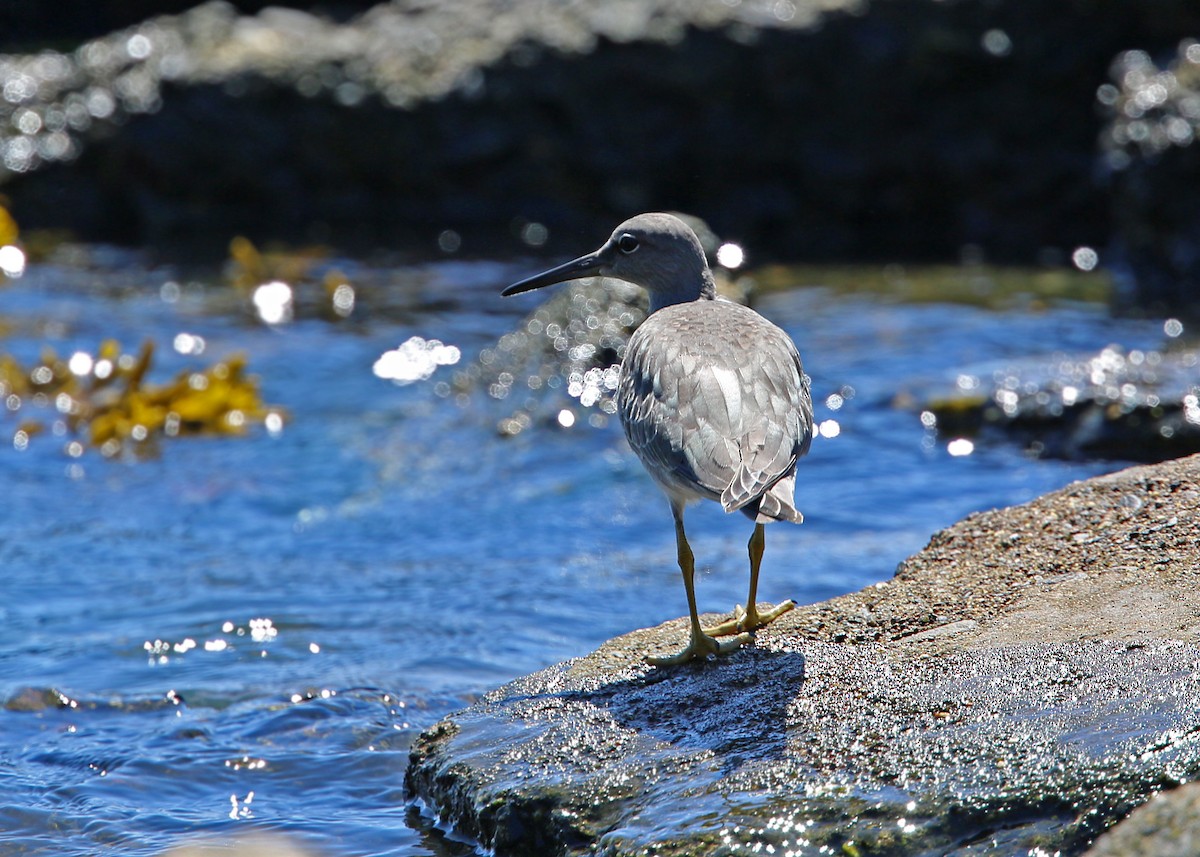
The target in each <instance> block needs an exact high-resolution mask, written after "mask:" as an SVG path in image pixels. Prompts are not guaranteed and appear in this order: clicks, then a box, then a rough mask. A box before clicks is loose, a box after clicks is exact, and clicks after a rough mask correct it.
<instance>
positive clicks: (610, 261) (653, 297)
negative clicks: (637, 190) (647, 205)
mask: <svg viewBox="0 0 1200 857" xmlns="http://www.w3.org/2000/svg"><path fill="white" fill-rule="evenodd" d="M595 276H604V277H615V278H616V279H618V280H624V281H625V282H627V283H633V284H634V285H635V286H641V287H642V288H644V289H645V290H646V291H648V292H649V293H650V309H651V311H653V310H656V309H659V308H661V307H664V306H669V305H670V304H677V303H685V302H687V301H694V300H698V299H703V298H712V297H713V295H714V287H713V278H712V272H711V271H710V270H709V268H708V260H707V259H705V258H704V248H703V247H702V246H701V245H700V239H699V238H697V237H696V233H695V232H693V231H692V229H691V227H689V226H688V225H687V224H686V223H684V222H683V221H682V220H680V219H679V218H678V217H675V216H674V215H671V214H661V213H652V214H639V215H637V216H636V217H631V218H629V220H626V221H625V222H624V223H622V224H621V225H620V226H618V227H617V228H616V229H615V230H613V234H612V235H611V236H609V239H608V240H607V241H605V242H604V244H603V245H601V247H600V249H598V250H596V251H594V252H592V253H588V254H586V255H584V256H580V257H579V258H578V259H572V260H571V261H570V262H566V263H564V264H562V265H559V266H557V267H555V268H551V269H550V270H548V271H543V272H542V273H540V274H535V275H534V276H532V277H528V278H526V279H524V280H521V281H520V282H517V283H513V284H512V285H511V286H509V287H508V288H507V289H505V290H504V291H503V292H501V294H502V295H504V296H505V297H507V296H509V295H517V294H520V293H521V292H528V291H531V290H533V289H540V288H542V287H543V286H549V285H553V284H554V283H562V282H565V281H567V280H577V279H580V278H582V277H595Z"/></svg>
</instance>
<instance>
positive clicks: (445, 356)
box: [371, 336, 462, 384]
mask: <svg viewBox="0 0 1200 857" xmlns="http://www.w3.org/2000/svg"><path fill="white" fill-rule="evenodd" d="M460 359H462V352H461V351H460V350H459V349H458V346H456V345H446V344H445V343H443V342H442V341H441V340H440V339H425V338H424V337H421V336H412V337H409V338H408V339H407V340H405V342H404V343H403V344H401V345H400V347H399V348H395V349H393V350H391V351H385V352H384V353H383V354H381V355H380V357H379V359H378V360H376V361H375V365H374V366H373V367H371V368H372V371H373V372H374V373H375V375H376V377H379V378H383V379H384V380H387V381H394V382H395V383H397V384H411V383H413V382H414V381H424V380H425V379H426V378H428V377H429V376H430V375H432V374H433V373H434V372H436V371H437V369H438V367H440V366H453V365H454V364H455V363H457V362H458V361H459V360H460Z"/></svg>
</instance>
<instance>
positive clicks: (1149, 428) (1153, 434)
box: [922, 320, 1200, 462]
mask: <svg viewBox="0 0 1200 857" xmlns="http://www.w3.org/2000/svg"><path fill="white" fill-rule="evenodd" d="M1174 323H1175V324H1178V321H1177V320H1175V321H1174ZM1170 324H1172V322H1168V326H1169V325H1170ZM1179 329H1180V330H1181V329H1182V326H1180V328H1179ZM1176 335H1177V334H1176ZM1198 366H1200V351H1197V350H1196V349H1195V348H1193V347H1170V346H1168V347H1164V348H1163V349H1161V350H1150V351H1143V350H1140V349H1126V348H1122V347H1121V346H1119V345H1110V346H1108V347H1106V348H1104V349H1102V350H1101V351H1100V352H1098V353H1097V354H1094V355H1090V356H1087V357H1084V358H1079V357H1069V356H1067V355H1065V354H1055V355H1052V356H1050V357H1046V358H1043V359H1040V360H1033V359H1030V360H1026V361H1024V362H1023V363H1019V364H1014V365H1007V366H1004V367H1001V368H999V369H996V370H995V371H994V372H992V374H991V376H990V377H977V376H974V375H968V374H964V375H961V376H960V377H959V381H958V385H957V386H958V389H957V390H956V391H955V392H954V393H951V394H948V395H935V396H931V397H929V398H927V399H926V402H925V404H924V406H923V407H924V413H923V415H922V422H923V423H925V425H926V426H928V427H932V428H936V430H937V431H938V433H939V434H940V435H942V436H943V437H947V438H956V437H964V436H966V437H982V438H984V439H985V440H987V439H1000V440H1003V441H1008V442H1014V441H1015V442H1016V443H1019V444H1021V445H1022V446H1024V447H1025V449H1026V450H1027V451H1028V452H1029V453H1030V454H1032V455H1034V456H1037V457H1046V458H1066V459H1072V460H1083V459H1097V458H1099V459H1116V460H1119V461H1141V462H1154V461H1164V460H1166V459H1168V458H1179V457H1181V456H1184V455H1191V454H1193V453H1197V452H1200V369H1198V368H1197V367H1198Z"/></svg>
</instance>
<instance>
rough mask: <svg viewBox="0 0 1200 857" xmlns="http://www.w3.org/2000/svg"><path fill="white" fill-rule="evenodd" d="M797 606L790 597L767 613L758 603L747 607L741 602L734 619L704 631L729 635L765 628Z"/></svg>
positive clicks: (735, 608) (716, 634)
mask: <svg viewBox="0 0 1200 857" xmlns="http://www.w3.org/2000/svg"><path fill="white" fill-rule="evenodd" d="M795 606H796V602H795V601H792V600H791V599H790V598H789V599H788V600H787V601H784V602H783V603H782V604H776V605H775V606H774V607H772V608H771V609H770V610H768V611H766V612H765V613H759V612H758V607H757V605H754V604H751V605H750V607H749V609H747V608H744V607H742V605H741V604H739V605H737V606H736V607H734V608H733V618H732V619H729V620H727V621H725V622H722V623H721V624H720V625H717V626H716V627H715V628H705V629H704V633H706V634H709V635H711V636H713V637H728V636H729V635H730V634H745V633H749V632H751V631H757V630H758V629H759V628H765V627H766V626H767V625H770V624H771V623H772V622H774V621H775V620H776V619H778V618H779V617H780V616H782V615H783V614H784V613H786V612H788V611H789V610H791V609H792V608H794V607H795Z"/></svg>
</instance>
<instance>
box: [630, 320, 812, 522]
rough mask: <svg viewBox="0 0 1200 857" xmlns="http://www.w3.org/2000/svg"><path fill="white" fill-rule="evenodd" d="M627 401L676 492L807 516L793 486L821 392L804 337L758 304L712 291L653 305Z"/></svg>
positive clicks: (746, 508) (637, 446)
mask: <svg viewBox="0 0 1200 857" xmlns="http://www.w3.org/2000/svg"><path fill="white" fill-rule="evenodd" d="M617 404H618V409H619V413H620V415H621V423H622V425H623V426H624V428H625V435H626V437H627V438H628V439H629V444H630V446H632V447H633V449H634V450H635V451H636V452H637V453H638V455H639V457H641V459H642V462H643V463H644V464H645V466H646V469H647V470H649V471H650V473H651V475H652V476H654V478H655V479H656V480H657V481H658V482H659V484H660V485H661V486H662V487H663V489H664V490H666V492H667V493H668V495H670V496H671V497H672V499H674V500H678V501H681V502H687V501H688V500H694V499H702V498H703V499H711V500H716V501H718V502H720V503H721V505H722V506H723V507H724V508H725V511H727V512H732V511H734V510H741V511H743V512H745V513H746V514H747V516H748V517H751V518H753V519H755V520H757V521H760V522H766V521H769V520H782V521H793V522H797V523H798V522H799V521H800V520H801V515H800V513H799V512H798V511H796V508H795V506H794V501H793V499H792V495H793V489H794V484H795V467H796V460H797V459H798V458H799V457H800V456H802V455H804V453H805V452H807V451H808V447H809V443H810V442H811V441H812V419H813V417H812V400H811V397H810V395H809V390H808V384H807V380H806V379H805V376H804V370H803V367H802V366H801V363H800V355H799V354H798V353H797V352H796V347H795V345H793V344H792V341H791V339H789V338H788V336H787V334H785V333H784V332H783V331H782V330H780V329H779V328H778V327H776V326H775V325H773V324H771V322H769V321H767V320H766V319H765V318H763V317H762V316H760V315H759V314H758V313H756V312H754V311H753V310H751V309H748V308H746V307H743V306H740V305H738V304H735V303H730V302H728V301H723V300H705V299H700V300H697V301H692V302H688V303H681V304H675V305H671V306H667V307H664V308H662V309H660V310H658V311H657V312H655V313H653V314H652V315H650V317H649V318H647V319H646V321H645V322H644V323H643V324H642V326H641V327H640V328H639V329H638V330H637V331H636V332H635V333H634V335H633V338H632V339H631V340H630V343H629V348H628V351H627V352H626V355H625V362H624V363H623V364H622V366H621V379H620V386H619V388H618V395H617Z"/></svg>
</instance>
